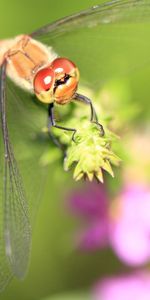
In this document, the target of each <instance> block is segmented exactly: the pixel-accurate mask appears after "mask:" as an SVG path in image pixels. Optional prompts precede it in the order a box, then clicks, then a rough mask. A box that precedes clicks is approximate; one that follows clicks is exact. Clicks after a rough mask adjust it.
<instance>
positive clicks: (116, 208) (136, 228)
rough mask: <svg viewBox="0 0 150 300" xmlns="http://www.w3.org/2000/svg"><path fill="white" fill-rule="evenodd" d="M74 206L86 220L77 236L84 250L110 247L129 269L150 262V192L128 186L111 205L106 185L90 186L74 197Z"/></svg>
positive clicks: (72, 203) (136, 186)
mask: <svg viewBox="0 0 150 300" xmlns="http://www.w3.org/2000/svg"><path fill="white" fill-rule="evenodd" d="M70 205H71V209H72V211H73V213H74V214H76V215H78V216H80V217H81V218H82V220H84V227H82V229H81V230H80V232H79V233H78V234H77V244H78V246H79V248H80V249H82V250H87V251H88V250H96V249H101V248H103V247H105V246H108V244H109V245H110V246H111V247H112V249H113V250H114V252H115V253H116V254H117V256H118V257H119V258H120V259H121V260H122V261H123V262H124V263H126V264H128V265H132V266H136V265H141V264H143V263H146V262H148V261H149V260H150V189H149V188H147V187H144V186H142V185H135V184H134V185H128V186H127V187H126V188H124V190H122V191H121V192H120V194H119V196H118V198H117V199H116V200H115V199H114V200H112V201H110V199H108V196H107V194H106V190H105V187H104V186H103V185H100V184H88V185H86V187H85V188H84V189H82V190H81V191H78V192H76V193H75V194H74V195H73V196H72V198H71V204H70Z"/></svg>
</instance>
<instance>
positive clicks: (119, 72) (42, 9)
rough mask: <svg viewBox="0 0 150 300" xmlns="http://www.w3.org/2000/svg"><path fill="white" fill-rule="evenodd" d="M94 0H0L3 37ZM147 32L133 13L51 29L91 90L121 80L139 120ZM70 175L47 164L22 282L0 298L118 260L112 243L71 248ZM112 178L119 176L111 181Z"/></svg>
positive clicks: (80, 278)
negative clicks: (87, 249) (99, 248)
mask: <svg viewBox="0 0 150 300" xmlns="http://www.w3.org/2000/svg"><path fill="white" fill-rule="evenodd" d="M101 2H102V1H101ZM103 2H106V1H103ZM99 3H100V1H99ZM96 4H97V2H96V1H94V0H82V1H81V0H76V1H69V0H66V1H60V0H57V1H56V0H50V1H49V0H45V1H33V0H30V1H29V0H26V1H23V2H21V1H18V0H13V1H7V2H6V1H4V0H1V6H0V8H1V9H0V38H1V39H2V38H6V37H11V36H15V35H17V34H20V33H30V32H32V31H34V30H35V29H37V28H38V27H41V26H43V25H45V24H47V23H51V22H52V21H55V20H56V19H59V18H62V17H64V16H67V15H70V14H73V13H76V12H79V11H80V10H81V9H85V8H88V7H90V6H93V5H96ZM135 19H136V15H135ZM105 23H106V24H107V19H106V20H105ZM129 23H130V22H129ZM96 25H97V24H96ZM81 27H82V26H81ZM149 32H150V26H149V24H148V23H147V24H146V27H145V23H143V24H141V23H140V19H139V22H137V19H136V24H134V16H133V22H132V24H129V25H128V23H127V22H125V24H123V23H121V22H120V24H119V23H116V24H114V25H113V26H111V24H108V26H103V27H101V25H98V26H94V23H92V24H90V26H88V27H87V28H84V27H83V28H81V29H78V30H77V31H76V30H75V29H73V30H72V29H71V28H70V31H69V32H67V34H66V35H64V36H63V35H62V36H61V35H60V36H58V38H57V39H56V38H55V34H54V35H53V36H52V37H50V41H49V43H50V44H52V45H53V46H54V48H55V49H56V50H57V51H58V52H59V53H60V54H62V55H64V56H68V57H70V58H71V59H73V60H74V61H76V62H77V64H78V65H79V69H80V71H81V74H82V76H81V82H82V83H85V84H87V85H88V86H89V87H90V88H92V89H94V90H95V91H96V92H97V91H98V90H100V89H101V88H104V87H105V88H107V84H110V83H111V82H113V80H114V81H115V82H118V80H119V81H120V82H121V83H122V82H125V84H126V86H127V88H129V90H130V94H131V96H130V98H132V104H133V103H136V104H137V105H138V104H139V105H140V108H139V114H138V118H137V119H136V118H135V120H134V121H135V126H136V124H139V123H140V120H141V118H142V117H143V118H144V120H146V119H148V118H149V110H148V107H149V101H148V99H149V94H150V85H149V75H150V60H149V51H150V43H149V41H148V38H147V37H148V36H149ZM141 45H142V47H141ZM85 53H86V55H85ZM99 77H100V78H99ZM110 85H111V84H110ZM141 102H142V105H141ZM56 168H58V170H57V171H58V172H57V173H56V172H55V169H56ZM60 169H61V170H60ZM54 174H55V176H54ZM57 176H58V181H57ZM61 176H63V178H61ZM71 176H72V175H70V174H65V173H63V171H62V165H61V166H60V167H58V166H57V165H55V164H53V165H52V166H51V168H50V172H49V176H48V179H47V183H46V189H45V192H44V194H43V195H42V198H43V201H42V202H41V204H40V209H39V211H38V216H37V221H36V225H35V228H34V235H33V245H32V257H31V265H30V268H29V272H28V274H27V277H26V278H25V280H24V281H23V282H18V281H17V280H13V281H12V282H11V283H10V285H9V287H8V288H7V289H6V291H5V292H4V293H3V294H2V295H1V296H0V299H2V300H12V299H15V300H17V299H22V300H38V299H42V298H44V297H47V296H49V295H52V294H55V293H59V292H60V293H61V292H62V293H63V292H66V291H71V290H76V289H80V288H81V289H83V290H84V289H86V288H89V287H90V286H91V285H92V284H93V282H94V281H95V280H96V279H97V278H98V277H99V276H100V274H108V273H112V272H114V271H115V270H117V269H119V268H120V265H119V263H118V261H117V258H115V257H114V256H113V254H112V253H110V250H105V251H104V252H96V253H94V255H93V254H92V253H91V254H82V253H80V254H79V253H77V252H75V250H74V249H72V243H71V235H72V233H73V230H74V228H76V221H74V220H72V217H71V216H69V213H68V212H67V211H65V205H64V202H65V199H66V194H67V193H68V191H69V189H68V190H67V191H66V189H65V188H64V186H66V183H67V186H68V187H69V186H70V188H71V187H72V186H73V185H74V186H76V184H75V183H73V182H72V180H71ZM115 184H117V179H116V181H115V180H114V182H113V185H115ZM106 260H107V264H106Z"/></svg>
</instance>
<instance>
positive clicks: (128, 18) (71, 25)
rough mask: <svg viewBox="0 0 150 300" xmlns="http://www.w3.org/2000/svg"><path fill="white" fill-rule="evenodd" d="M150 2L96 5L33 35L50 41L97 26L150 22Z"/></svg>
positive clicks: (138, 0)
mask: <svg viewBox="0 0 150 300" xmlns="http://www.w3.org/2000/svg"><path fill="white" fill-rule="evenodd" d="M149 13H150V1H149V0H114V1H110V2H105V3H103V4H100V5H95V6H93V7H92V8H90V9H87V10H84V11H81V12H80V13H77V14H75V15H72V16H69V17H65V18H64V19H60V20H58V21H56V22H54V23H52V24H48V25H46V26H43V27H42V28H40V29H38V30H36V31H34V32H33V33H31V36H32V37H34V38H38V39H45V40H46V39H48V37H49V35H51V36H58V35H62V34H63V33H64V32H65V33H66V31H67V32H69V31H72V30H73V29H76V28H81V27H86V26H88V27H89V26H90V27H91V26H96V25H97V24H110V23H111V24H113V23H114V24H117V23H118V24H119V23H124V22H132V23H135V22H141V21H143V22H145V21H149Z"/></svg>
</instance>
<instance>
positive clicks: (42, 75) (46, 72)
mask: <svg viewBox="0 0 150 300" xmlns="http://www.w3.org/2000/svg"><path fill="white" fill-rule="evenodd" d="M54 80H55V73H54V71H53V70H52V69H51V68H44V69H41V70H40V71H38V72H37V74H36V75H35V77H34V90H35V93H36V94H40V93H41V92H46V91H49V90H50V89H51V87H52V86H53V85H54Z"/></svg>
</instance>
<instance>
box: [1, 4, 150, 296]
mask: <svg viewBox="0 0 150 300" xmlns="http://www.w3.org/2000/svg"><path fill="white" fill-rule="evenodd" d="M149 9H150V2H149V1H144V0H139V1H138V0H130V1H128V0H115V1H112V2H105V3H104V4H101V5H96V6H94V7H92V8H90V9H87V10H85V11H82V12H80V13H78V14H75V15H73V16H69V17H66V18H64V19H61V20H58V21H56V22H54V23H52V24H48V25H46V26H44V27H42V28H40V29H38V30H36V31H34V32H33V33H31V34H29V35H18V36H17V37H15V38H13V39H7V40H2V41H0V124H1V134H2V138H3V151H2V158H1V160H2V162H3V165H4V174H3V177H2V178H1V179H0V180H1V181H2V189H3V192H2V196H1V198H2V199H1V201H2V203H3V205H2V207H3V214H2V217H3V219H2V231H3V234H2V237H1V239H2V240H1V241H0V244H1V246H0V250H1V253H0V257H1V260H0V261H1V265H0V289H1V290H3V289H4V288H5V287H6V286H7V284H8V283H9V281H10V279H11V278H12V277H16V278H18V279H22V278H24V277H25V275H26V272H27V270H28V265H29V259H30V252H31V240H32V228H31V227H32V226H31V220H30V213H29V204H28V200H27V196H26V191H25V188H24V182H23V180H22V175H21V171H20V169H19V165H18V161H17V157H15V153H14V150H13V146H14V145H13V144H12V142H11V138H10V134H9V122H8V119H7V103H8V102H9V101H8V100H9V99H8V96H7V88H8V87H7V77H9V78H10V79H11V81H12V82H13V83H14V84H15V85H16V86H18V87H19V88H20V89H22V90H24V91H25V92H26V93H30V94H32V95H35V96H36V97H37V99H38V100H39V101H40V102H41V103H42V105H43V106H44V105H45V104H48V125H47V126H48V128H49V129H50V128H51V127H52V126H54V127H56V128H58V129H62V130H69V131H71V132H73V133H75V132H76V129H75V128H66V127H63V126H59V125H58V124H57V123H56V121H55V118H54V103H57V104H61V105H64V104H68V103H70V102H71V101H74V100H75V101H81V102H84V103H86V104H88V105H89V106H90V110H91V112H90V113H91V116H90V120H91V122H96V123H97V124H98V125H99V126H100V132H101V134H102V135H104V131H103V127H102V126H101V124H99V122H98V119H97V115H96V111H95V109H94V106H93V103H92V101H91V100H90V98H88V97H87V96H85V95H82V94H79V93H77V88H78V82H79V70H78V67H77V66H76V64H75V63H74V62H72V60H71V58H70V57H69V58H68V57H67V58H66V57H61V56H59V53H58V54H57V53H56V52H55V50H54V49H53V48H52V47H51V45H50V41H51V38H52V37H53V38H54V39H55V38H56V39H57V36H59V35H62V34H63V33H64V32H69V31H70V30H73V29H74V30H77V29H80V28H82V27H83V26H84V27H88V26H95V25H97V24H98V25H100V26H103V27H104V26H107V24H120V23H126V22H131V23H132V22H135V21H136V20H137V21H138V22H140V20H143V19H144V18H145V20H148V16H149V15H148V12H149ZM43 40H45V42H43ZM76 51H77V50H76ZM85 55H86V53H85ZM93 67H94V66H93ZM13 93H14V94H15V90H14V91H13ZM9 97H11V94H10V95H9ZM16 99H17V100H16V101H18V102H19V101H20V99H19V97H17V96H16ZM34 105H36V104H35V103H33V107H34ZM29 113H30V111H29V112H28V114H29ZM14 122H15V120H14ZM18 130H19V128H18ZM51 137H52V138H53V139H54V142H55V143H56V144H57V145H58V146H60V148H61V144H59V141H56V139H55V137H53V136H52V135H51Z"/></svg>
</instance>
